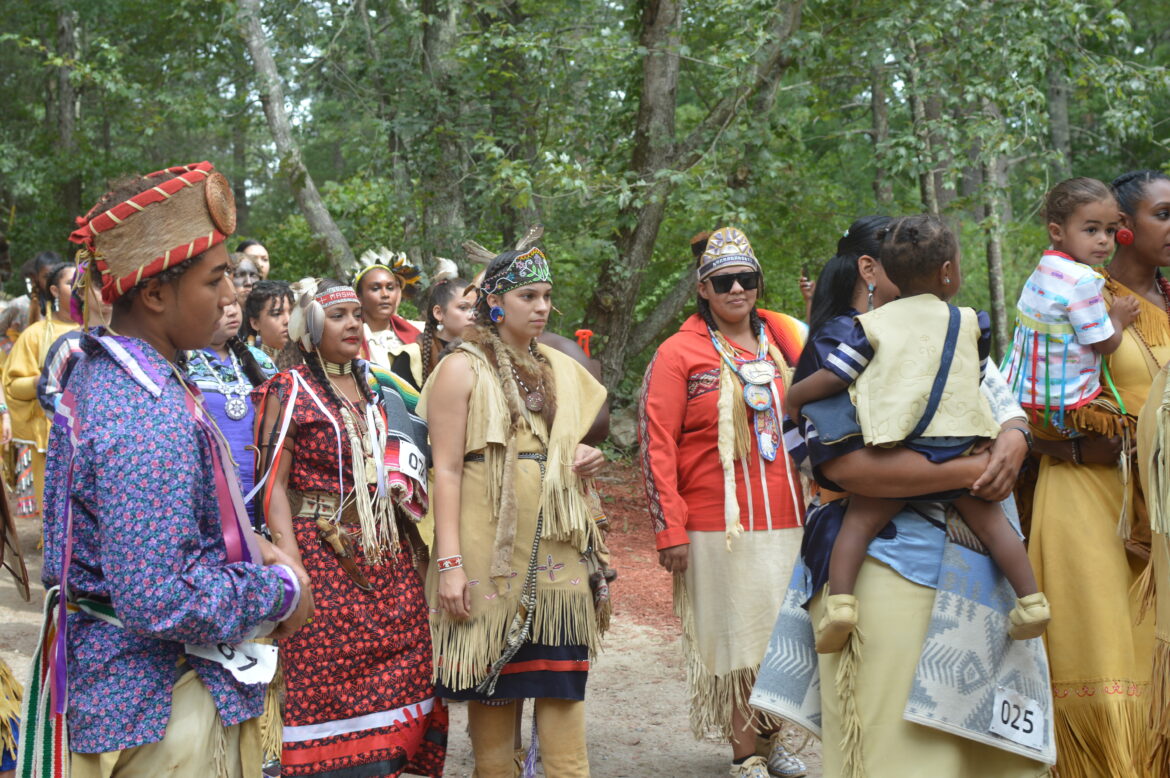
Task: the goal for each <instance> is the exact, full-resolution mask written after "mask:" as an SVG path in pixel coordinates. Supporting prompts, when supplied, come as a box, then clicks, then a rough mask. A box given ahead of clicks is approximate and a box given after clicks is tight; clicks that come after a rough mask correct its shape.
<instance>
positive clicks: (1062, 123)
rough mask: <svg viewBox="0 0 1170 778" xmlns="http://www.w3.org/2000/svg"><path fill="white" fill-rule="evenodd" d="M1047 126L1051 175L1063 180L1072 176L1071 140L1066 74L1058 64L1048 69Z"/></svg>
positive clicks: (1057, 179)
mask: <svg viewBox="0 0 1170 778" xmlns="http://www.w3.org/2000/svg"><path fill="white" fill-rule="evenodd" d="M1048 127H1049V130H1050V131H1051V134H1052V150H1053V151H1054V152H1056V159H1054V160H1053V162H1052V177H1053V179H1054V180H1055V181H1063V180H1064V179H1066V178H1069V177H1071V176H1072V141H1071V139H1070V135H1069V126H1068V76H1067V75H1065V73H1064V71H1063V70H1061V69H1060V67H1059V66H1058V65H1053V66H1052V68H1051V69H1050V70H1049V71H1048Z"/></svg>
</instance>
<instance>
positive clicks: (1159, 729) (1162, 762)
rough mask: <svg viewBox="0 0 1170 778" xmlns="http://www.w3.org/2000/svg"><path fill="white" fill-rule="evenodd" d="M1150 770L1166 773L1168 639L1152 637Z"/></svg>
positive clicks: (1169, 754)
mask: <svg viewBox="0 0 1170 778" xmlns="http://www.w3.org/2000/svg"><path fill="white" fill-rule="evenodd" d="M1150 692H1151V694H1150V732H1152V733H1153V739H1154V742H1153V744H1152V745H1151V747H1150V773H1151V774H1152V775H1156V776H1159V778H1162V777H1163V776H1167V775H1170V643H1168V642H1166V640H1164V639H1163V638H1161V637H1157V638H1155V640H1154V676H1153V682H1152V683H1151V684H1150Z"/></svg>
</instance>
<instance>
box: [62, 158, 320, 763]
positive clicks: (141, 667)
mask: <svg viewBox="0 0 1170 778" xmlns="http://www.w3.org/2000/svg"><path fill="white" fill-rule="evenodd" d="M234 222H235V207H234V202H233V201H232V200H231V190H230V188H229V187H228V186H227V182H226V179H224V178H223V176H222V175H220V174H218V173H216V172H214V169H213V168H212V167H211V165H210V164H209V163H201V164H199V165H189V166H184V167H181V168H171V169H169V170H168V171H161V172H160V174H152V176H150V177H141V178H139V179H133V180H131V181H130V182H128V184H127V185H126V186H125V187H123V188H122V189H121V190H115V192H112V193H110V194H108V195H107V196H106V197H105V198H103V200H102V201H101V202H99V204H98V206H95V208H94V210H93V211H91V212H90V214H89V215H88V216H87V222H86V224H85V225H84V226H83V227H82V229H80V230H78V231H77V232H75V233H74V237H73V239H74V240H76V241H77V242H81V243H83V244H84V245H85V247H86V248H85V249H83V253H89V254H91V255H92V257H93V259H94V262H93V263H92V264H93V265H94V266H95V267H96V269H97V270H98V271H100V276H99V275H98V273H97V272H94V273H93V274H92V275H90V276H89V280H90V282H93V283H100V284H101V285H102V291H103V297H104V298H105V299H106V301H107V302H112V303H113V304H114V311H113V320H112V324H111V332H109V333H106V334H87V335H85V336H84V337H83V340H82V349H83V351H84V353H85V357H84V358H83V359H82V360H81V361H80V362H79V364H78V365H77V367H76V369H75V370H74V373H73V375H72V377H71V379H70V383H69V387H68V392H67V394H66V398H65V400H63V401H62V404H61V405H62V408H63V410H62V411H61V415H60V416H59V418H58V421H61V422H62V423H61V424H55V425H54V428H53V432H52V438H51V441H50V446H49V455H48V459H49V469H48V472H47V474H46V490H45V503H46V511H45V566H44V571H45V572H44V582H45V585H46V587H51V586H55V585H61V588H62V590H63V592H64V593H65V598H66V599H67V600H68V601H69V602H70V603H71V607H70V608H69V610H70V611H71V612H70V613H69V615H68V622H67V624H68V633H67V636H68V637H67V641H66V642H67V650H66V652H65V658H66V660H67V666H68V715H67V722H68V729H69V750H70V751H71V752H72V754H71V759H70V762H71V766H72V773H73V776H74V778H89V776H102V778H109V777H110V776H134V777H137V776H147V775H150V776H153V775H164V774H165V775H169V776H191V777H192V778H194V777H195V776H200V777H202V776H221V775H229V776H243V775H255V774H257V773H258V772H259V765H260V760H261V755H260V753H259V737H258V724H257V717H258V716H259V715H260V713H261V711H262V708H263V702H264V693H265V688H266V684H267V679H266V678H265V677H264V675H265V674H264V673H263V672H262V671H263V669H264V667H265V666H266V663H267V661H268V659H269V658H270V657H269V655H268V654H266V653H264V652H259V651H258V650H256V651H257V652H256V653H249V651H253V650H254V649H246V648H245V647H246V646H252V647H255V644H254V643H250V642H249V641H251V639H252V638H254V637H258V636H263V635H264V634H265V633H270V636H271V637H282V636H284V635H287V634H291V633H292V632H293V631H295V630H296V629H298V628H299V627H300V626H301V625H302V624H303V623H304V621H305V619H306V618H308V616H309V615H310V613H311V608H312V599H311V596H310V595H309V591H308V588H307V582H308V579H307V576H305V575H304V571H303V570H301V569H298V568H299V566H296V565H294V563H292V562H291V560H289V559H288V557H286V556H285V555H283V554H282V553H281V552H280V551H279V550H277V549H275V547H274V546H272V545H271V544H268V543H267V542H265V541H263V539H262V538H258V537H257V536H254V535H253V534H252V533H251V532H250V530H249V528H248V523H247V519H246V515H244V516H242V517H241V516H240V515H238V513H239V512H241V511H242V503H241V501H240V496H239V488H238V483H237V481H236V480H235V477H234V474H229V472H227V471H230V469H231V468H230V460H228V459H226V458H225V456H224V452H225V450H226V447H225V446H224V445H223V444H222V436H220V435H219V434H218V431H217V430H216V429H215V428H214V425H213V422H211V421H210V420H209V417H207V415H206V414H204V413H203V412H202V409H201V402H202V400H201V398H200V397H199V395H198V389H197V388H193V387H191V386H189V385H187V384H186V383H185V381H184V380H183V378H182V373H181V371H180V370H178V369H176V366H175V362H176V361H177V360H178V359H179V355H180V354H182V353H183V351H184V350H185V349H196V348H201V347H203V346H206V345H207V344H208V343H210V342H211V337H212V334H213V332H214V330H215V325H216V322H217V321H218V319H219V316H220V313H221V312H222V309H223V308H224V306H225V305H227V304H228V303H229V302H230V301H231V300H233V299H234V289H233V287H232V283H231V280H230V278H229V277H228V276H227V275H226V270H227V266H228V255H227V251H226V248H225V247H224V245H223V241H224V239H225V238H226V237H227V235H230V234H231V233H232V232H233V231H234ZM187 257H190V258H189V259H187ZM114 332H116V333H117V335H115V334H113V333H114ZM225 462H226V463H227V464H228V465H229V467H226V468H225V467H224V464H225ZM241 518H242V520H241ZM70 526H71V531H70ZM66 555H68V556H69V558H70V560H71V562H70V564H69V567H68V579H67V581H66V582H64V583H63V582H62V581H61V580H60V578H61V577H62V576H61V572H62V570H63V569H64V568H63V567H62V562H63V559H64V558H65V556H66ZM302 586H304V589H303V590H302ZM258 648H260V649H262V648H270V647H264V646H261V647H258ZM257 668H259V669H257ZM267 677H271V669H269V671H268V673H267ZM50 680H51V679H50Z"/></svg>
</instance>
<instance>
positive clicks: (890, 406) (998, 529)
mask: <svg viewBox="0 0 1170 778" xmlns="http://www.w3.org/2000/svg"><path fill="white" fill-rule="evenodd" d="M881 254H882V266H883V267H884V269H885V272H886V275H887V276H888V277H889V279H890V281H892V282H894V284H895V285H896V286H897V287H898V289H899V290H900V291H901V293H902V294H901V298H900V299H898V300H895V301H893V302H891V303H889V304H887V305H884V306H882V307H881V308H880V309H878V310H875V311H871V312H867V313H865V314H862V315H860V316H858V317H857V319H856V321H855V324H854V326H853V328H852V329H851V330H850V331H847V332H846V333H844V335H845V337H844V340H842V342H841V343H840V345H839V346H838V347H837V349H836V350H835V351H834V352H833V353H831V354H830V355H829V356H828V358H827V359H826V360H825V365H824V367H822V368H821V369H820V370H818V371H817V372H815V373H813V374H812V375H810V376H808V377H807V378H805V379H803V380H801V381H798V382H796V383H795V384H793V386H792V388H791V389H790V390H789V392H788V403H787V410H788V415H789V417H790V418H793V419H796V418H799V415H800V408H801V406H803V405H805V404H806V403H809V402H812V401H815V400H820V399H824V398H827V397H830V396H832V395H835V394H838V393H839V392H841V391H843V390H845V389H846V388H849V390H850V394H851V395H852V398H853V401H854V403H855V405H856V407H857V417H858V422H859V423H860V425H861V431H862V436H863V438H864V440H865V443H866V444H867V445H873V446H889V445H905V446H906V447H907V448H910V449H912V450H914V451H917V452H918V453H921V454H923V455H924V456H926V457H927V458H928V459H930V460H931V461H934V462H945V461H947V460H950V459H954V458H955V457H958V456H962V455H964V454H966V453H968V452H969V450H970V449H971V447H972V446H973V445H974V444H975V443H976V442H978V441H979V440H980V439H989V438H994V437H995V436H996V434H997V433H998V431H999V426H998V424H997V423H996V420H995V417H994V416H993V415H992V412H991V408H990V406H989V405H988V403H987V401H986V400H985V399H984V398H983V396H982V395H981V394H980V391H979V385H980V383H981V382H982V379H983V375H984V371H985V368H986V360H987V356H988V353H989V351H990V341H991V335H990V321H989V319H988V317H987V314H986V313H982V312H980V313H978V314H977V313H976V312H975V311H974V310H972V309H970V308H965V309H960V308H956V307H954V306H952V305H950V304H949V303H948V302H947V300H950V299H951V298H952V297H953V296H954V295H955V294H956V293H957V292H958V290H959V287H960V286H961V284H962V275H961V272H960V265H959V249H958V242H957V241H956V240H955V236H954V234H953V233H951V231H950V230H949V229H947V228H946V226H945V225H943V223H942V222H941V221H939V220H938V219H937V218H936V217H933V216H926V215H923V216H908V217H905V218H902V219H898V220H896V221H895V222H894V223H893V224H891V225H890V227H889V229H888V230H887V231H886V233H885V235H884V237H883V240H882V248H881ZM906 333H914V334H913V335H912V336H910V337H907V334H906ZM894 385H897V386H899V387H900V391H897V392H891V391H889V387H891V386H894ZM948 496H949V497H951V498H953V501H954V504H955V507H956V508H957V509H958V511H959V512H960V514H962V516H963V519H964V521H966V523H967V525H968V526H969V527H970V528H971V530H972V531H973V532H974V533H975V534H976V535H977V536H978V537H979V539H980V541H981V542H982V543H983V545H984V546H986V547H987V549H988V551H989V552H990V553H991V556H992V557H993V558H994V559H995V561H996V563H997V564H998V565H999V567H1000V569H1001V570H1002V571H1003V572H1004V575H1005V576H1006V577H1007V578H1008V580H1009V581H1010V582H1011V584H1012V587H1013V588H1014V589H1015V591H1016V595H1017V597H1018V598H1019V599H1018V600H1017V604H1016V607H1015V608H1014V609H1013V610H1012V612H1011V614H1010V618H1011V622H1012V627H1011V630H1010V632H1011V636H1012V637H1013V638H1015V639H1017V640H1023V639H1027V638H1034V637H1037V636H1039V635H1040V634H1041V633H1042V632H1043V630H1044V627H1045V625H1046V624H1047V623H1048V620H1049V613H1048V604H1047V601H1046V600H1045V598H1044V594H1043V593H1042V592H1039V591H1038V590H1037V588H1036V581H1035V578H1034V577H1033V575H1032V570H1031V566H1030V565H1029V564H1028V558H1027V554H1026V552H1025V550H1024V545H1023V543H1022V542H1021V541H1020V538H1019V536H1017V535H1016V533H1015V530H1013V529H1012V527H1011V525H1010V524H1009V523H1008V521H1007V519H1006V517H1005V516H1004V514H1003V512H1002V511H1001V510H1000V508H999V506H998V505H996V504H993V503H989V502H986V501H984V500H981V499H979V498H977V497H974V496H972V495H970V494H966V493H960V494H958V495H957V496H956V495H954V494H951V495H948ZM904 504H905V500H898V499H893V500H891V499H880V498H875V497H871V496H865V495H861V494H854V495H853V496H852V497H851V499H850V502H849V506H848V508H847V510H846V513H845V517H844V521H843V522H842V525H841V529H840V531H839V533H838V534H837V538H836V541H835V542H834V544H833V551H832V555H831V557H830V561H829V596H828V597H827V598H826V602H825V613H824V615H823V616H822V618H821V619H820V621H819V622H818V623H817V625H816V632H817V645H816V647H817V651H819V652H821V653H833V652H836V651H839V650H841V648H842V646H844V644H845V641H846V640H848V638H849V635H850V634H851V633H852V632H853V629H854V627H856V625H857V613H858V602H857V600H856V598H855V597H854V596H853V587H854V585H855V583H856V581H857V573H858V570H859V569H860V568H861V563H862V562H863V561H864V559H865V556H866V550H867V548H868V547H869V544H870V541H872V540H873V538H874V537H875V536H876V535H877V533H878V532H879V531H880V530H881V529H882V528H883V527H884V526H886V525H887V524H888V523H889V521H890V520H891V519H892V518H893V517H894V516H895V515H896V514H897V513H898V512H899V511H900V510H901V509H902V507H903V505H904Z"/></svg>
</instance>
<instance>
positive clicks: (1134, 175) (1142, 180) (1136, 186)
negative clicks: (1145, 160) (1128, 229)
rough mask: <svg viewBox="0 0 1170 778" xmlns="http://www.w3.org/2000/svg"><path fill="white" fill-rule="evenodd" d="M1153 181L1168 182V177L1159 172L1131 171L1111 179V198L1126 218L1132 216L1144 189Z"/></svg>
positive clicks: (1143, 193)
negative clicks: (1114, 198)
mask: <svg viewBox="0 0 1170 778" xmlns="http://www.w3.org/2000/svg"><path fill="white" fill-rule="evenodd" d="M1153 181H1170V176H1168V175H1166V174H1165V173H1163V172H1162V171H1161V170H1131V171H1130V172H1128V173H1122V174H1121V175H1120V176H1118V177H1117V178H1115V179H1113V183H1112V184H1110V187H1111V188H1112V189H1113V196H1114V197H1116V198H1117V204H1118V205H1119V206H1121V210H1123V211H1125V213H1126V215H1127V216H1133V215H1134V213H1135V212H1136V211H1137V207H1138V203H1140V202H1141V201H1142V197H1143V196H1145V193H1146V187H1147V186H1148V185H1149V184H1150V183H1151V182H1153Z"/></svg>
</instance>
